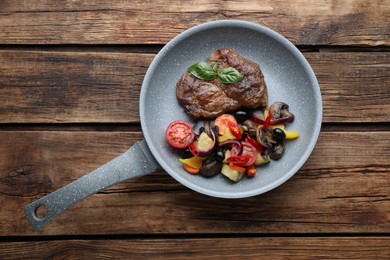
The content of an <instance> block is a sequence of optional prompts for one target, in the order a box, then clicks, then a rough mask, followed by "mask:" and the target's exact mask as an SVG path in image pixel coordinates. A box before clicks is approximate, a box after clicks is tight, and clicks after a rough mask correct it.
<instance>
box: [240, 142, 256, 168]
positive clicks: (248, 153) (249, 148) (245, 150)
mask: <svg viewBox="0 0 390 260" xmlns="http://www.w3.org/2000/svg"><path fill="white" fill-rule="evenodd" d="M241 156H244V157H247V158H248V160H247V161H246V162H245V163H244V164H243V165H241V166H249V165H251V164H254V163H255V161H256V157H257V151H256V148H255V147H254V146H253V145H251V144H250V143H248V142H242V153H241Z"/></svg>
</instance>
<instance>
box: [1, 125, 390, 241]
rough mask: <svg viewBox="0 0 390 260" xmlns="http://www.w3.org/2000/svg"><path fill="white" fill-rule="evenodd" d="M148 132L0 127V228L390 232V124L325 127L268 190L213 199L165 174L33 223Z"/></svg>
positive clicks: (6, 232)
mask: <svg viewBox="0 0 390 260" xmlns="http://www.w3.org/2000/svg"><path fill="white" fill-rule="evenodd" d="M141 138H142V135H141V134H140V133H129V132H60V131H54V132H41V131H33V132H24V131H19V132H16V131H13V132H7V131H2V132H0V204H1V205H7V206H6V207H3V208H2V214H0V223H1V225H0V235H1V236H11V235H13V236H23V235H64V234H67V235H80V234H84V235H85V234H87V235H91V234H172V233H174V234H185V233H202V234H203V233H225V234H226V233H253V234H257V233H331V232H337V233H343V232H346V233H347V232H351V233H362V232H364V233H374V232H375V233H389V232H390V179H389V173H390V172H389V169H390V164H389V163H390V162H389V160H388V159H389V158H390V150H389V147H390V146H389V140H390V132H365V133H361V132H324V133H321V136H320V139H319V142H318V144H317V146H316V148H315V150H314V152H313V154H312V156H311V157H310V158H309V160H308V161H307V163H306V164H305V165H304V166H303V167H302V169H301V170H300V171H299V172H298V173H297V174H296V175H295V176H294V177H293V178H292V179H290V180H289V181H288V182H286V183H285V184H283V185H281V186H280V187H278V188H277V189H275V190H273V191H271V192H268V193H266V194H263V195H261V196H256V197H252V198H247V199H238V200H225V199H218V198H212V197H208V196H204V195H201V194H198V193H196V192H194V191H191V190H189V189H188V188H186V187H184V186H182V185H181V184H180V183H178V182H176V181H175V180H173V178H171V177H170V176H169V175H168V174H166V173H165V172H157V173H155V174H151V175H149V176H145V177H142V178H140V179H136V180H131V181H127V182H124V183H121V184H118V185H116V186H113V187H111V188H109V189H107V190H105V191H104V192H101V193H99V194H96V195H94V196H92V197H90V198H88V199H87V200H84V201H83V202H81V203H79V204H77V205H76V206H75V207H73V208H72V209H70V210H68V211H67V212H65V213H64V214H62V215H61V216H59V217H58V218H57V219H55V220H54V221H53V222H52V223H50V224H49V225H48V226H46V227H45V228H44V229H43V230H40V231H34V230H33V229H32V228H31V227H30V226H29V224H28V223H27V222H26V220H25V218H24V213H23V208H24V206H25V205H26V204H28V203H29V202H31V201H33V200H35V199H37V198H40V197H42V196H43V195H45V194H47V193H49V192H51V191H53V190H56V189H58V188H59V187H62V186H63V185H66V184H67V183H69V182H70V181H72V180H74V179H76V178H79V177H81V176H82V175H84V174H85V173H87V172H89V171H91V170H93V169H95V168H97V167H98V166H100V165H102V164H103V163H105V162H107V161H108V160H110V159H111V158H113V157H115V156H116V155H119V154H121V153H123V152H124V151H125V150H126V149H127V148H128V147H130V146H131V145H132V144H133V143H134V142H135V141H136V140H139V139H141ZM205 181H207V180H205Z"/></svg>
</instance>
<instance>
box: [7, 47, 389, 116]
mask: <svg viewBox="0 0 390 260" xmlns="http://www.w3.org/2000/svg"><path fill="white" fill-rule="evenodd" d="M304 55H305V56H306V58H307V59H308V61H309V62H310V64H311V65H312V67H313V69H314V71H315V73H316V75H317V77H318V80H319V83H320V87H321V91H322V97H323V107H324V116H323V121H324V122H341V123H345V122H362V123H363V122H370V123H371V122H380V123H383V122H389V121H390V88H388V87H387V86H388V82H389V81H390V65H389V64H390V53H389V52H368V53H365V52H319V53H313V52H305V53H304ZM154 56H155V55H154V54H142V53H106V52H49V51H0V114H1V115H2V116H1V117H0V122H1V123H56V122H61V123H72V122H76V123H77V122H84V123H95V122H98V123H138V122H139V111H138V106H139V103H138V100H139V93H140V86H141V85H142V80H143V77H144V75H145V73H146V70H147V68H148V66H149V64H150V63H151V61H152V59H153V58H154ZM347 108H348V109H347ZM378 115H380V116H378Z"/></svg>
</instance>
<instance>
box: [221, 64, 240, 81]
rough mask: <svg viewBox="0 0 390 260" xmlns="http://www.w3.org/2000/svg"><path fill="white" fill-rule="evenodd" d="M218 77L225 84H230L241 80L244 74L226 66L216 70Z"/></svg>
mask: <svg viewBox="0 0 390 260" xmlns="http://www.w3.org/2000/svg"><path fill="white" fill-rule="evenodd" d="M218 78H219V80H220V81H222V82H223V83H225V84H231V83H236V82H239V81H241V80H243V79H244V76H243V75H242V74H241V73H240V72H238V70H236V69H235V68H233V67H227V68H223V69H221V70H220V71H219V72H218Z"/></svg>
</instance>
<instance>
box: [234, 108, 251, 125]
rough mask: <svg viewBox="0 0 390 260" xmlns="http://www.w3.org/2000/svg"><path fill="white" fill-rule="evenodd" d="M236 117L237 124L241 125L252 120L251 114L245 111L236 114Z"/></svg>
mask: <svg viewBox="0 0 390 260" xmlns="http://www.w3.org/2000/svg"><path fill="white" fill-rule="evenodd" d="M234 117H235V118H236V120H237V122H238V123H240V124H241V123H242V122H244V121H245V120H248V119H249V118H250V113H249V112H248V111H245V110H238V111H236V112H235V113H234Z"/></svg>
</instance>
